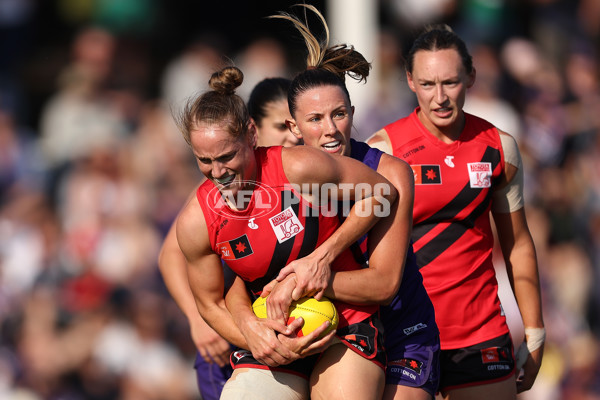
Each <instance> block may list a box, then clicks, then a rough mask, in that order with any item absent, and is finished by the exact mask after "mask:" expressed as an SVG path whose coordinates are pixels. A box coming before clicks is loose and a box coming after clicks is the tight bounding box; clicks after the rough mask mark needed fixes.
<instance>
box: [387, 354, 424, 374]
mask: <svg viewBox="0 0 600 400" xmlns="http://www.w3.org/2000/svg"><path fill="white" fill-rule="evenodd" d="M391 366H397V367H402V368H406V369H409V370H411V371H413V372H415V373H416V374H418V375H421V371H422V370H423V362H421V361H419V360H415V359H412V358H401V359H400V360H396V361H390V362H388V367H391Z"/></svg>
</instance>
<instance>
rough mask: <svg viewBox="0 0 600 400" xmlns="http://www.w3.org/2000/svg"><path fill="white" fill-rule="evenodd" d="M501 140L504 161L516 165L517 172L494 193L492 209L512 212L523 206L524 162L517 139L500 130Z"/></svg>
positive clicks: (500, 211)
mask: <svg viewBox="0 0 600 400" xmlns="http://www.w3.org/2000/svg"><path fill="white" fill-rule="evenodd" d="M500 141H501V143H502V150H503V152H504V162H506V163H508V164H511V165H514V166H515V167H516V168H517V173H516V174H515V176H514V177H513V178H512V180H511V181H510V182H508V184H507V185H506V186H504V187H503V188H501V189H498V190H496V191H495V192H494V193H493V199H492V211H494V212H499V213H511V212H514V211H517V210H519V209H521V208H523V204H524V200H523V162H522V160H521V154H520V153H519V147H518V146H517V142H516V141H515V139H514V138H513V137H512V136H510V135H509V134H506V133H504V132H500Z"/></svg>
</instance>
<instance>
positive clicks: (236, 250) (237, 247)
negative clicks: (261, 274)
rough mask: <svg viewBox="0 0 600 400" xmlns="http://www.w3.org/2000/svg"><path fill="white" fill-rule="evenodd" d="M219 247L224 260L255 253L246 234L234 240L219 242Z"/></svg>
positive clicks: (236, 258)
mask: <svg viewBox="0 0 600 400" xmlns="http://www.w3.org/2000/svg"><path fill="white" fill-rule="evenodd" d="M217 249H219V252H220V253H221V258H222V259H223V260H238V259H240V258H244V257H246V256H249V255H250V254H253V253H254V252H253V251H252V246H250V241H249V240H248V236H246V234H244V235H242V236H240V237H238V238H236V239H233V240H228V241H226V242H221V243H217Z"/></svg>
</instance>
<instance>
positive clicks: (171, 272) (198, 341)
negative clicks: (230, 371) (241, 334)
mask: <svg viewBox="0 0 600 400" xmlns="http://www.w3.org/2000/svg"><path fill="white" fill-rule="evenodd" d="M176 223H177V219H176V220H175V222H174V223H173V224H172V225H171V228H170V229H169V232H168V233H167V236H166V237H165V240H164V242H163V245H162V248H161V250H160V254H159V257H158V267H159V269H160V272H161V274H162V277H163V280H164V282H165V285H166V286H167V290H168V291H169V293H170V294H171V296H172V297H173V299H174V300H175V302H176V303H177V305H178V306H179V308H180V309H181V311H182V312H183V313H184V314H185V316H186V318H187V319H188V322H189V325H190V331H191V336H192V340H193V341H194V344H195V345H196V348H197V349H198V351H199V352H200V355H201V356H202V357H203V358H204V359H205V360H206V361H207V362H216V363H217V364H218V365H219V366H224V365H226V363H227V362H228V361H229V343H227V341H225V340H224V339H223V338H222V337H221V336H220V335H219V334H218V333H217V332H215V331H214V330H213V329H212V328H211V327H210V326H209V325H208V324H207V323H206V322H205V321H204V319H202V317H201V316H200V313H199V312H198V308H197V306H196V301H195V299H194V295H193V294H192V290H191V288H190V284H189V281H188V275H187V263H186V260H185V257H184V255H183V253H182V252H181V249H180V248H179V244H178V243H177V236H176V232H175V228H176Z"/></svg>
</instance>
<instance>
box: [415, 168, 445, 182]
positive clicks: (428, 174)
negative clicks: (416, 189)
mask: <svg viewBox="0 0 600 400" xmlns="http://www.w3.org/2000/svg"><path fill="white" fill-rule="evenodd" d="M410 167H411V168H412V170H413V174H414V176H415V185H439V184H441V183H442V174H441V172H440V166H439V165H411V166H410Z"/></svg>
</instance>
